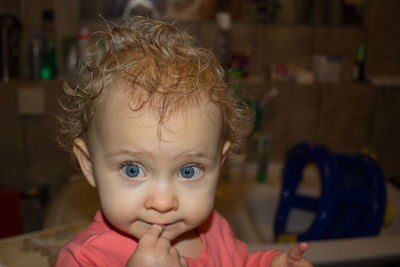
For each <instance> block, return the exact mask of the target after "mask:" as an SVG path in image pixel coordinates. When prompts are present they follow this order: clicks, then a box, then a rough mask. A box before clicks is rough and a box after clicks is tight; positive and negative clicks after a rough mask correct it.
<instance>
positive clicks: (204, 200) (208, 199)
mask: <svg viewBox="0 0 400 267" xmlns="http://www.w3.org/2000/svg"><path fill="white" fill-rule="evenodd" d="M214 197H215V193H214V190H207V191H206V192H197V193H196V192H191V191H190V190H189V191H186V192H185V193H183V196H182V195H181V197H180V203H181V205H182V206H181V208H182V210H184V213H185V215H186V216H185V217H186V220H187V222H188V223H190V224H194V226H195V227H197V226H199V225H200V224H201V223H202V222H203V221H204V220H206V219H207V218H208V216H209V215H210V214H211V212H212V210H213V208H214Z"/></svg>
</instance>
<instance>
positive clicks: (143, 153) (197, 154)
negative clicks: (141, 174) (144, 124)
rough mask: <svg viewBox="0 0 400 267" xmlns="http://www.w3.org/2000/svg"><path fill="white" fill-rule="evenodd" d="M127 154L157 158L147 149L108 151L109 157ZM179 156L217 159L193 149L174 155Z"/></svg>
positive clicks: (107, 155) (176, 157)
mask: <svg viewBox="0 0 400 267" xmlns="http://www.w3.org/2000/svg"><path fill="white" fill-rule="evenodd" d="M126 155H129V156H132V157H147V158H150V159H154V158H155V157H154V156H153V155H152V154H151V153H149V152H147V151H131V150H126V149H123V150H117V151H111V152H108V153H106V157H107V158H114V157H119V156H126ZM178 158H205V159H208V160H215V159H216V157H215V156H212V155H209V154H206V153H202V152H192V151H189V152H183V153H180V154H177V155H176V156H175V157H174V159H178Z"/></svg>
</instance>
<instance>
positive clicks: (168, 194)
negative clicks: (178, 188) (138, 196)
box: [145, 187, 179, 213]
mask: <svg viewBox="0 0 400 267" xmlns="http://www.w3.org/2000/svg"><path fill="white" fill-rule="evenodd" d="M178 207H179V203H178V198H177V195H176V193H175V192H174V190H173V188H171V187H166V188H158V189H156V190H153V191H152V192H151V193H150V194H149V195H148V196H147V198H146V201H145V208H146V209H147V210H151V209H152V210H156V211H158V212H160V213H166V212H169V211H174V210H177V209H178Z"/></svg>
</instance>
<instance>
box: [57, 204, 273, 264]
mask: <svg viewBox="0 0 400 267" xmlns="http://www.w3.org/2000/svg"><path fill="white" fill-rule="evenodd" d="M198 231H199V233H200V237H201V240H202V241H203V251H202V253H201V255H200V257H199V258H198V259H191V258H186V260H187V261H188V263H189V266H207V267H213V266H238V267H239V266H240V267H242V266H270V262H271V259H272V257H273V256H275V255H277V254H279V253H280V252H278V251H274V250H269V251H258V252H256V253H251V254H249V253H248V251H247V245H246V244H245V243H244V242H242V241H240V240H238V239H235V237H234V236H233V233H232V230H231V228H230V226H229V224H228V223H227V222H226V220H225V219H224V218H223V217H222V216H221V215H220V214H218V213H217V212H216V211H214V212H213V213H212V214H211V217H210V218H209V220H208V221H207V223H205V224H204V225H202V226H201V227H199V229H198ZM136 245H137V239H135V238H133V237H132V236H129V235H126V234H124V233H122V232H119V231H118V230H116V229H115V228H114V227H113V226H111V225H110V224H109V223H107V222H106V221H105V219H104V217H103V214H102V213H101V212H100V211H98V212H97V213H96V216H95V220H94V222H93V223H92V224H90V225H89V226H88V227H87V228H86V229H85V230H84V231H82V232H80V233H78V234H77V235H76V236H75V237H74V238H73V239H72V240H71V241H70V242H69V243H67V244H66V245H65V246H64V248H63V249H62V250H61V251H60V254H59V255H58V259H57V263H56V266H58V267H59V266H125V264H126V262H127V261H128V259H129V258H130V256H131V255H132V253H133V251H134V250H135V248H136Z"/></svg>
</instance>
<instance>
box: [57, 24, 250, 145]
mask: <svg viewBox="0 0 400 267" xmlns="http://www.w3.org/2000/svg"><path fill="white" fill-rule="evenodd" d="M113 26H114V27H113V28H112V29H110V30H109V31H107V32H98V33H96V34H94V35H93V36H92V37H91V40H92V43H93V44H92V49H90V50H89V51H91V52H89V53H88V54H87V55H86V59H87V60H86V61H85V64H83V67H82V68H81V70H80V72H79V73H77V79H76V80H75V82H74V84H73V85H70V84H65V85H64V91H65V94H64V96H63V97H62V99H61V101H60V103H61V105H62V107H63V110H64V113H63V114H62V115H61V116H60V117H59V121H60V127H59V135H58V138H57V139H58V141H59V143H60V145H61V146H62V147H63V148H64V149H65V150H66V151H69V152H71V150H72V144H73V141H74V139H76V138H79V137H80V138H85V137H86V134H87V131H88V127H89V125H90V123H91V121H92V118H93V116H94V114H95V112H96V102H97V100H98V99H99V97H100V96H101V95H102V94H103V92H104V90H107V91H108V90H113V84H114V82H115V81H117V80H123V81H125V82H127V85H129V86H127V88H128V89H129V94H130V95H131V96H132V100H131V101H130V102H131V105H130V107H131V108H132V109H133V110H141V109H143V108H144V107H145V106H146V107H150V108H151V109H152V110H153V111H156V112H158V114H159V125H162V123H163V122H164V120H165V119H166V118H167V117H168V116H170V115H171V114H173V113H174V112H178V111H180V112H182V111H184V110H185V108H188V107H190V106H191V105H193V104H197V105H199V104H201V103H204V101H212V102H213V103H215V104H216V106H217V107H218V108H219V109H220V111H221V113H222V116H223V123H224V125H223V133H224V136H223V138H224V139H225V140H229V141H230V142H231V143H232V146H231V148H232V151H233V152H239V151H240V150H241V149H242V148H243V146H244V144H245V140H246V138H247V136H248V135H249V133H250V132H251V130H252V127H253V119H254V112H253V110H252V109H251V108H250V107H249V106H248V105H247V104H246V103H245V102H244V101H243V100H242V99H241V98H239V97H238V96H236V95H235V94H234V92H233V91H232V90H231V89H230V88H229V86H228V85H227V83H226V81H225V73H224V70H223V69H222V67H221V65H220V64H219V63H218V61H217V59H216V57H215V56H214V54H213V53H212V52H211V51H210V50H207V49H203V48H199V47H198V46H197V45H196V42H195V40H194V39H193V38H192V37H191V36H189V35H188V34H186V33H185V32H183V31H180V30H178V29H177V28H176V27H174V26H173V25H171V24H169V23H167V22H162V21H156V20H151V19H146V18H143V17H133V18H131V19H130V20H128V21H126V22H124V23H123V24H120V25H117V24H115V25H113Z"/></svg>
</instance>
